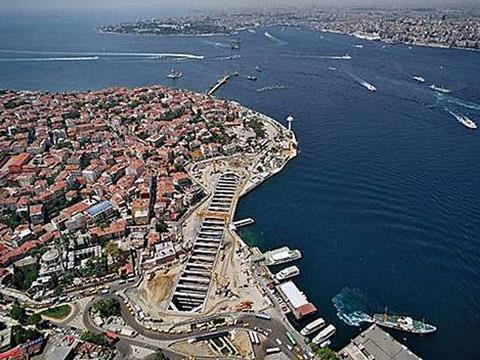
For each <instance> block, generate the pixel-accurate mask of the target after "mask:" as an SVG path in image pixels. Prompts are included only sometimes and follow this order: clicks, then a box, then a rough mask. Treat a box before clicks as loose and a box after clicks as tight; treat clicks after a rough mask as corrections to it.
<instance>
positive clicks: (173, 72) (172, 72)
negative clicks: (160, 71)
mask: <svg viewBox="0 0 480 360" xmlns="http://www.w3.org/2000/svg"><path fill="white" fill-rule="evenodd" d="M182 76H183V73H182V72H181V71H177V70H175V69H171V70H170V74H168V75H167V77H169V78H170V79H172V80H175V79H178V78H181V77H182Z"/></svg>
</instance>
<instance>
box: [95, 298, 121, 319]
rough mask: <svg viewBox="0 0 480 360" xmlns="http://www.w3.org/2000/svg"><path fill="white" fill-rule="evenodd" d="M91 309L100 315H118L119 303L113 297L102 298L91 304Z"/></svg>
mask: <svg viewBox="0 0 480 360" xmlns="http://www.w3.org/2000/svg"><path fill="white" fill-rule="evenodd" d="M93 310H95V311H97V312H98V313H99V314H100V316H101V317H104V318H107V317H109V316H117V315H120V303H119V302H118V301H117V300H115V299H102V300H98V301H97V302H96V303H95V304H93Z"/></svg>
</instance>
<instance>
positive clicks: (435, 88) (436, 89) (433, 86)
mask: <svg viewBox="0 0 480 360" xmlns="http://www.w3.org/2000/svg"><path fill="white" fill-rule="evenodd" d="M430 89H432V90H434V91H438V92H441V93H444V94H450V93H451V92H452V90H449V89H446V88H444V87H440V86H436V85H435V84H432V85H430Z"/></svg>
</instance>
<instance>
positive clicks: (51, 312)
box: [40, 305, 72, 320]
mask: <svg viewBox="0 0 480 360" xmlns="http://www.w3.org/2000/svg"><path fill="white" fill-rule="evenodd" d="M71 312H72V308H71V307H70V305H60V306H56V307H53V308H50V309H47V310H44V311H42V312H41V313H40V314H41V315H44V316H48V317H51V318H54V319H57V320H63V319H65V318H66V317H67V316H68V315H70V313H71Z"/></svg>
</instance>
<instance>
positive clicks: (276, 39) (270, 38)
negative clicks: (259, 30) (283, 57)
mask: <svg viewBox="0 0 480 360" xmlns="http://www.w3.org/2000/svg"><path fill="white" fill-rule="evenodd" d="M263 35H265V37H266V38H267V39H268V40H271V41H273V42H275V43H277V44H278V45H287V44H288V43H287V42H286V41H283V40H280V39H279V38H277V37H276V36H273V35H272V34H270V33H269V32H268V31H265V32H264V33H263Z"/></svg>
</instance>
